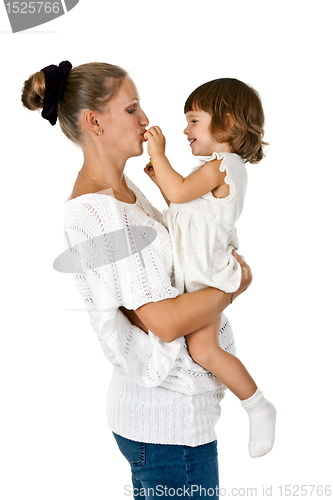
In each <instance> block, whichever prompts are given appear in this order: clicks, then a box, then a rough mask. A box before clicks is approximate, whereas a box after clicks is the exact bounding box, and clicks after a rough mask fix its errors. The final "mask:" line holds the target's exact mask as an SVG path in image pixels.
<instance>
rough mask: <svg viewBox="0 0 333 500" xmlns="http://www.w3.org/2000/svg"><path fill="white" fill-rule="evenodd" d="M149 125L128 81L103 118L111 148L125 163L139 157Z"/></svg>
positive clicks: (103, 125)
mask: <svg viewBox="0 0 333 500" xmlns="http://www.w3.org/2000/svg"><path fill="white" fill-rule="evenodd" d="M148 124H149V120H148V118H147V116H146V115H145V113H144V112H143V110H142V109H141V107H140V99H139V95H138V91H137V88H136V86H135V84H134V82H133V81H132V80H131V79H130V78H126V79H125V81H124V82H123V84H122V86H121V87H120V89H119V92H118V94H117V96H116V97H115V98H114V99H112V100H111V101H110V102H109V105H108V109H107V111H106V112H105V113H103V117H102V118H101V127H102V129H103V135H104V138H106V139H107V144H108V148H109V149H110V151H112V153H113V154H114V153H116V154H117V156H118V157H119V158H122V159H124V160H127V159H128V158H131V157H133V156H140V155H141V154H142V153H143V143H144V142H145V140H144V137H143V134H144V132H145V131H146V127H147V126H148ZM104 140H105V139H104Z"/></svg>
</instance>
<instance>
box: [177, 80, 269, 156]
mask: <svg viewBox="0 0 333 500" xmlns="http://www.w3.org/2000/svg"><path fill="white" fill-rule="evenodd" d="M196 109H197V110H202V111H206V112H207V113H209V114H210V115H211V116H212V121H211V123H210V131H211V134H212V135H213V137H214V139H215V140H217V141H218V142H229V145H230V149H231V151H232V152H233V153H237V154H238V155H240V156H241V157H242V158H243V159H244V161H246V162H250V163H259V162H260V160H262V159H263V158H264V156H265V154H264V149H263V148H264V146H266V145H268V143H267V142H264V141H263V136H264V128H263V127H264V122H265V115H264V111H263V107H262V103H261V100H260V97H259V94H258V92H256V91H255V90H254V89H253V88H252V87H250V86H249V85H246V84H245V83H243V82H241V81H239V80H236V79H234V78H219V79H217V80H212V81H210V82H207V83H204V84H203V85H200V87H198V88H197V89H195V90H194V91H193V92H192V93H191V94H190V96H189V97H188V98H187V100H186V102H185V107H184V112H185V113H188V112H189V111H193V110H196ZM228 115H231V116H232V117H233V119H234V122H235V123H234V125H233V126H232V127H231V128H230V120H229V116H228Z"/></svg>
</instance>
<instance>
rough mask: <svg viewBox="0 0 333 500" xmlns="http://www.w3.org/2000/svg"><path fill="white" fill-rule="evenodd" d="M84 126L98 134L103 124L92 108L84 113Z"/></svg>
mask: <svg viewBox="0 0 333 500" xmlns="http://www.w3.org/2000/svg"><path fill="white" fill-rule="evenodd" d="M83 126H84V127H85V129H86V130H87V131H90V132H93V133H94V134H95V135H98V132H99V130H100V128H101V126H100V123H99V121H98V118H97V116H96V113H95V112H94V111H92V110H91V109H88V110H87V111H85V112H84V113H83Z"/></svg>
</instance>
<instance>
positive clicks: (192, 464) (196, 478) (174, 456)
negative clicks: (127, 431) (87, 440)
mask: <svg viewBox="0 0 333 500" xmlns="http://www.w3.org/2000/svg"><path fill="white" fill-rule="evenodd" d="M114 437H115V439H116V441H117V444H118V446H119V449H120V451H121V452H122V454H123V455H124V456H125V458H126V459H127V460H128V462H129V463H130V465H131V470H132V481H133V494H134V498H136V497H137V498H143V499H149V498H156V497H160V498H170V497H172V498H182V499H186V498H188V499H196V498H211V499H213V500H218V498H219V473H218V459H217V443H216V441H213V442H211V443H208V444H204V445H201V446H195V447H191V446H180V445H166V444H151V443H139V442H137V441H131V440H129V439H126V438H123V437H121V436H118V435H117V434H114ZM135 495H136V496H135Z"/></svg>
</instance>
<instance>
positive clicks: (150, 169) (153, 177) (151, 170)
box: [143, 162, 159, 187]
mask: <svg viewBox="0 0 333 500" xmlns="http://www.w3.org/2000/svg"><path fill="white" fill-rule="evenodd" d="M143 171H144V172H145V173H146V174H147V175H148V176H149V177H150V178H151V180H152V181H153V182H154V183H155V184H156V186H158V187H159V185H158V182H157V179H156V175H155V171H154V167H153V166H152V164H151V162H149V163H147V165H146V166H145V168H144V169H143Z"/></svg>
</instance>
